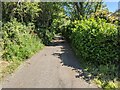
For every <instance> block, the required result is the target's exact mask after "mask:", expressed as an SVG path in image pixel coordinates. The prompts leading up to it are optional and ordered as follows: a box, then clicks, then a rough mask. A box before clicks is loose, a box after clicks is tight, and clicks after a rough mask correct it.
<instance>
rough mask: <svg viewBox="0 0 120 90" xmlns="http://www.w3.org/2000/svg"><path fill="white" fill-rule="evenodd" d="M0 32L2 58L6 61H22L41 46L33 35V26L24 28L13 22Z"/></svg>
mask: <svg viewBox="0 0 120 90" xmlns="http://www.w3.org/2000/svg"><path fill="white" fill-rule="evenodd" d="M31 28H32V29H31ZM2 30H3V32H4V37H3V40H4V50H5V52H4V54H3V58H4V59H5V60H7V61H14V60H24V59H26V58H28V57H30V56H31V55H32V54H33V53H35V52H36V51H37V50H39V49H40V48H41V47H42V46H43V45H42V44H41V42H40V40H39V39H38V37H37V36H36V35H35V33H33V30H34V29H33V26H28V27H26V26H25V25H22V24H21V23H19V22H17V21H16V20H13V21H11V22H8V23H6V24H4V26H3V28H2Z"/></svg>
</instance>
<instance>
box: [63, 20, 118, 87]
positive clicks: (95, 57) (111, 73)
mask: <svg viewBox="0 0 120 90" xmlns="http://www.w3.org/2000/svg"><path fill="white" fill-rule="evenodd" d="M63 34H64V36H65V37H66V38H67V40H69V42H70V43H71V46H72V48H73V50H74V52H75V53H76V55H77V56H78V57H79V58H80V63H81V65H82V67H83V71H84V72H86V71H87V72H88V73H89V74H90V75H91V76H90V77H91V78H93V79H94V81H95V82H96V83H97V84H98V86H100V87H102V88H117V87H118V84H117V83H118V82H119V81H118V63H119V61H118V56H119V55H118V52H119V49H118V46H117V44H118V29H117V26H116V25H114V24H111V23H107V22H106V20H104V19H99V18H98V19H95V18H89V19H83V20H80V21H74V22H71V23H70V24H69V25H67V26H66V27H64V29H63ZM88 77H89V76H88Z"/></svg>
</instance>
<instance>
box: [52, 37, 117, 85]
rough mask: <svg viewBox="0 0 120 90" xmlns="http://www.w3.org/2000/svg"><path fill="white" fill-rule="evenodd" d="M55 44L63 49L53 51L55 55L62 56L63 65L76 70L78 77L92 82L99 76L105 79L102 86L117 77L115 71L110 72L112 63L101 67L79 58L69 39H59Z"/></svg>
mask: <svg viewBox="0 0 120 90" xmlns="http://www.w3.org/2000/svg"><path fill="white" fill-rule="evenodd" d="M55 46H56V47H57V46H60V47H61V51H59V52H55V53H53V55H54V56H57V57H58V58H60V60H61V61H60V62H61V63H62V66H67V67H71V69H72V70H74V71H76V72H77V74H76V75H75V77H76V78H83V79H84V80H85V81H86V82H87V83H91V81H92V80H94V79H96V78H98V77H99V78H98V79H99V80H101V81H104V84H103V86H102V87H104V86H105V85H107V84H108V83H105V82H109V81H111V80H112V81H113V80H114V79H116V76H117V75H113V73H114V72H113V73H112V74H110V73H111V72H109V71H110V70H111V69H112V68H113V66H112V65H111V66H109V68H107V67H106V66H104V65H103V66H101V67H100V66H95V65H94V64H90V63H88V62H85V61H82V60H80V59H78V58H77V56H76V55H75V53H74V52H73V50H72V48H71V47H70V46H69V45H68V43H67V41H65V40H64V41H61V39H59V40H58V41H57V42H55ZM113 69H114V68H113ZM111 71H114V70H111ZM116 71H117V70H116ZM115 74H116V73H115ZM97 82H99V81H97ZM97 82H96V83H97ZM116 83H117V82H116ZM98 84H100V83H98Z"/></svg>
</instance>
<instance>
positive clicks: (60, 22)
mask: <svg viewBox="0 0 120 90" xmlns="http://www.w3.org/2000/svg"><path fill="white" fill-rule="evenodd" d="M2 6H3V7H2V14H3V15H2V30H1V32H2V43H1V47H2V50H1V53H2V60H0V62H4V63H6V64H7V65H6V66H5V67H0V68H2V69H0V70H1V72H0V73H1V75H0V78H2V77H4V76H5V75H6V74H8V73H12V72H13V71H14V70H15V69H16V68H17V67H18V66H19V65H20V64H21V63H22V62H23V61H25V60H26V59H28V58H30V57H31V56H32V55H33V54H35V53H36V52H38V51H39V50H41V49H42V48H43V47H44V45H49V44H50V43H51V40H52V39H53V37H54V35H55V34H58V33H61V34H62V35H63V36H64V37H65V38H66V40H67V41H68V42H69V44H70V45H71V48H72V49H73V51H74V52H75V54H76V56H77V57H78V58H79V59H80V65H81V66H82V68H83V71H84V72H85V73H87V76H86V77H84V79H85V80H86V79H89V81H92V82H93V81H94V82H95V83H96V84H98V86H99V87H102V88H104V89H105V88H109V89H115V88H118V86H119V85H118V83H119V77H118V71H119V70H118V68H119V65H118V64H119V53H120V51H119V49H118V48H119V43H120V42H119V36H118V35H119V33H118V32H119V31H118V28H119V21H118V15H119V13H120V12H119V10H118V11H116V12H115V13H112V12H109V10H108V9H107V8H106V6H105V4H104V3H103V2H96V3H95V2H63V3H56V2H34V3H30V2H22V3H21V2H3V3H2Z"/></svg>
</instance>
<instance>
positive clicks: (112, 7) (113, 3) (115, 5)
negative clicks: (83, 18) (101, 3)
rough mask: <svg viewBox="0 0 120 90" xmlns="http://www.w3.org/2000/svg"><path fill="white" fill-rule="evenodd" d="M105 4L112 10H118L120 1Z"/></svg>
mask: <svg viewBox="0 0 120 90" xmlns="http://www.w3.org/2000/svg"><path fill="white" fill-rule="evenodd" d="M105 4H106V5H107V7H108V9H109V11H111V12H115V11H116V10H118V2H105ZM119 7H120V6H119Z"/></svg>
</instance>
